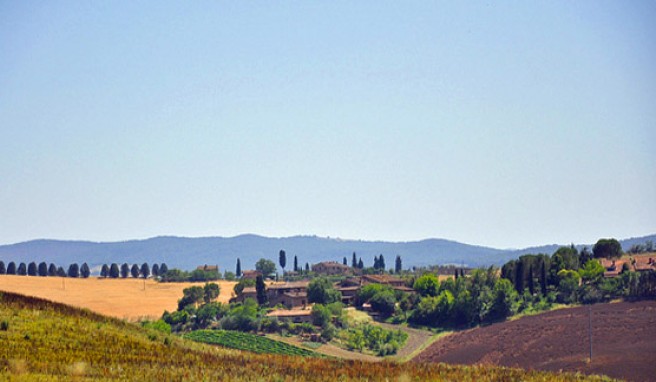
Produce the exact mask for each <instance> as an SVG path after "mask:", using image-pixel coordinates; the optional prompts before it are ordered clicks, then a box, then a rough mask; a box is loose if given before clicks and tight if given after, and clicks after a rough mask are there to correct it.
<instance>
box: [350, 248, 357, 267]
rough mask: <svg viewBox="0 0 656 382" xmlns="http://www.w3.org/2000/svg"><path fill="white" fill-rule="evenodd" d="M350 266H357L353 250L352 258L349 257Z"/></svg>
mask: <svg viewBox="0 0 656 382" xmlns="http://www.w3.org/2000/svg"><path fill="white" fill-rule="evenodd" d="M351 266H352V267H353V268H357V267H358V259H356V257H355V252H353V258H352V259H351Z"/></svg>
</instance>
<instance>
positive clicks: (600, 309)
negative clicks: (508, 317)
mask: <svg viewBox="0 0 656 382" xmlns="http://www.w3.org/2000/svg"><path fill="white" fill-rule="evenodd" d="M592 345H593V348H592V351H593V354H592V355H593V358H592V362H591V363H588V355H589V350H590V342H589V341H588V307H577V308H570V309H561V310H556V311H552V312H548V313H544V314H541V315H536V316H530V317H524V318H521V319H519V320H515V321H510V322H503V323H498V324H493V325H489V326H486V327H482V328H476V329H471V330H467V331H463V332H458V333H454V334H453V335H450V336H448V337H445V338H444V339H441V340H439V341H437V342H435V343H434V344H433V345H431V346H430V347H429V348H427V349H426V350H425V351H424V352H422V353H421V354H419V355H418V356H417V357H415V358H414V359H413V360H412V361H413V362H446V363H452V364H493V365H503V366H511V367H521V368H524V369H536V370H549V371H558V370H563V371H579V372H583V373H586V374H605V375H608V376H611V377H614V378H622V379H626V380H631V381H656V301H640V302H621V303H614V304H598V305H593V306H592Z"/></svg>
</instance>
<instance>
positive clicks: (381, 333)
mask: <svg viewBox="0 0 656 382" xmlns="http://www.w3.org/2000/svg"><path fill="white" fill-rule="evenodd" d="M342 337H343V339H344V340H345V342H346V345H347V346H348V348H349V349H353V350H357V351H360V352H362V351H363V350H369V351H371V352H374V353H375V354H377V355H379V356H386V355H391V354H396V352H397V350H398V349H399V348H400V347H401V346H403V344H405V342H406V340H407V339H408V335H407V334H406V333H405V332H403V331H401V330H387V329H384V328H382V327H380V326H378V325H372V324H362V325H359V326H357V327H354V328H350V329H348V330H346V331H345V332H344V334H343V335H342Z"/></svg>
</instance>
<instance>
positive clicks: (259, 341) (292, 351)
mask: <svg viewBox="0 0 656 382" xmlns="http://www.w3.org/2000/svg"><path fill="white" fill-rule="evenodd" d="M184 338H187V339H190V340H192V341H196V342H202V343H206V344H211V345H221V346H225V347H228V348H231V349H238V350H246V351H251V352H254V353H259V354H281V355H297V356H305V357H308V356H309V357H323V355H321V354H318V353H315V352H313V351H310V350H307V349H302V348H300V347H298V346H293V345H289V344H286V343H284V342H280V341H275V340H272V339H270V338H267V337H262V336H257V335H254V334H250V333H242V332H235V331H229V330H196V331H194V332H191V333H187V334H185V335H184Z"/></svg>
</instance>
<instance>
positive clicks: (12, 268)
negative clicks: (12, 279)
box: [7, 261, 16, 275]
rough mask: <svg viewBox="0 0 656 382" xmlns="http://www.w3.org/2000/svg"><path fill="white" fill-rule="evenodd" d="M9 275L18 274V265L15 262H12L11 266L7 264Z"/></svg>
mask: <svg viewBox="0 0 656 382" xmlns="http://www.w3.org/2000/svg"><path fill="white" fill-rule="evenodd" d="M7 274H8V275H15V274H16V263H14V262H13V261H10V262H9V264H7Z"/></svg>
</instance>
